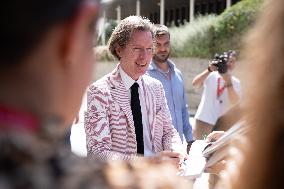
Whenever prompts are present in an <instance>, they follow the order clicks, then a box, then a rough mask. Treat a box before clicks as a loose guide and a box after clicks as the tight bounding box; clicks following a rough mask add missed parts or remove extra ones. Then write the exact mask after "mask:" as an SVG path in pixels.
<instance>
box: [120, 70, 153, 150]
mask: <svg viewBox="0 0 284 189" xmlns="http://www.w3.org/2000/svg"><path fill="white" fill-rule="evenodd" d="M119 72H120V75H121V79H122V82H123V84H124V86H125V88H126V90H127V93H128V96H129V103H131V91H130V87H131V86H132V85H133V84H134V83H135V82H137V83H138V85H139V89H138V93H139V100H140V106H141V113H142V124H143V140H144V156H154V155H155V152H154V150H153V145H152V142H151V141H152V139H151V134H150V133H151V132H150V125H149V119H148V116H147V110H146V104H145V98H144V95H143V94H144V90H143V85H142V77H139V79H138V80H137V81H135V80H133V79H132V78H131V77H129V75H127V73H125V72H124V70H123V69H122V68H121V67H119Z"/></svg>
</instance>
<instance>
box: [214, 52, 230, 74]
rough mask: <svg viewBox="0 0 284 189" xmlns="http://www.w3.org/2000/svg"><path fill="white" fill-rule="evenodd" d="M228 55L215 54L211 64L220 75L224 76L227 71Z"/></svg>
mask: <svg viewBox="0 0 284 189" xmlns="http://www.w3.org/2000/svg"><path fill="white" fill-rule="evenodd" d="M227 63H228V55H227V53H224V54H221V55H219V54H215V56H214V59H213V60H212V64H213V65H214V66H216V67H217V70H218V72H219V73H220V74H225V73H226V72H227V71H228V65H227Z"/></svg>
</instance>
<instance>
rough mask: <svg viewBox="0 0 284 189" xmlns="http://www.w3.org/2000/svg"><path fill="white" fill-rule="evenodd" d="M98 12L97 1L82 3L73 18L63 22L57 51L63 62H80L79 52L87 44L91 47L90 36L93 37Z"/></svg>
mask: <svg viewBox="0 0 284 189" xmlns="http://www.w3.org/2000/svg"><path fill="white" fill-rule="evenodd" d="M98 12H99V5H98V4H97V3H94V2H93V3H92V2H88V3H84V4H83V5H81V6H80V8H79V9H78V11H77V13H76V14H75V15H74V16H73V18H72V19H71V20H70V21H69V22H66V23H65V24H64V26H63V30H64V32H63V36H62V41H61V45H60V52H59V53H60V57H61V58H62V59H63V62H64V63H68V64H70V63H73V62H80V61H79V58H80V52H82V51H84V49H86V45H88V44H90V48H92V45H93V40H94V39H92V36H93V37H95V35H94V34H95V25H96V22H97V17H98V15H99V14H98ZM88 40H92V41H88Z"/></svg>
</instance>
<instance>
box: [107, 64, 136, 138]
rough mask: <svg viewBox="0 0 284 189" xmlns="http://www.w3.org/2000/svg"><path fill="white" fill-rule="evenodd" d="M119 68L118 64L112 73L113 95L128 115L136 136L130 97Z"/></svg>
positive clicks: (111, 87) (111, 85)
mask: <svg viewBox="0 0 284 189" xmlns="http://www.w3.org/2000/svg"><path fill="white" fill-rule="evenodd" d="M118 68H119V66H117V67H116V69H115V70H114V71H113V72H112V74H111V75H110V92H111V95H112V97H113V98H114V99H115V101H116V102H117V103H118V105H119V106H120V108H121V110H122V111H123V113H124V114H125V115H126V118H127V121H128V123H129V126H130V127H131V130H132V132H133V133H134V136H135V127H134V121H133V116H132V111H131V106H130V99H129V96H128V93H127V91H126V88H125V86H124V84H123V82H122V79H121V76H120V73H119V69H118Z"/></svg>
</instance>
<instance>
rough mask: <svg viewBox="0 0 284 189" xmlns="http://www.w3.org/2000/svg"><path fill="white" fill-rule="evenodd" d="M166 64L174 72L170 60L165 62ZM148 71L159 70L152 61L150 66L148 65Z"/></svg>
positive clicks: (173, 66)
mask: <svg viewBox="0 0 284 189" xmlns="http://www.w3.org/2000/svg"><path fill="white" fill-rule="evenodd" d="M167 64H169V67H170V70H171V71H172V70H174V68H175V64H174V63H173V62H172V61H171V60H170V59H168V60H167ZM148 70H159V68H158V66H157V65H156V64H155V62H154V60H153V59H152V61H151V64H150V65H149V68H148Z"/></svg>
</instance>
